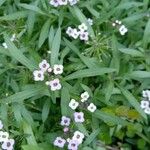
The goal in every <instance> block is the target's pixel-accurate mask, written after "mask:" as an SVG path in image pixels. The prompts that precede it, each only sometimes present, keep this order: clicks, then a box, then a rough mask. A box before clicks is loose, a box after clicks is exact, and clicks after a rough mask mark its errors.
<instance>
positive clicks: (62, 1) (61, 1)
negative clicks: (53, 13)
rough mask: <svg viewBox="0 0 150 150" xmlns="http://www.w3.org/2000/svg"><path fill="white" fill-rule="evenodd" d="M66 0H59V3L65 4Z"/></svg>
mask: <svg viewBox="0 0 150 150" xmlns="http://www.w3.org/2000/svg"><path fill="white" fill-rule="evenodd" d="M67 3H68V0H59V5H67Z"/></svg>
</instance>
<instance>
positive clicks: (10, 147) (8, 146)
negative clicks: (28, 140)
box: [2, 139, 15, 150]
mask: <svg viewBox="0 0 150 150" xmlns="http://www.w3.org/2000/svg"><path fill="white" fill-rule="evenodd" d="M14 143H15V141H14V139H8V140H6V141H5V142H3V144H2V149H5V150H13V146H14Z"/></svg>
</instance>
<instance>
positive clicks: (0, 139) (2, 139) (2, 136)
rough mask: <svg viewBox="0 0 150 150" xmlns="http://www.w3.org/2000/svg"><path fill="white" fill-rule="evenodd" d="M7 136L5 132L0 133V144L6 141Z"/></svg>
mask: <svg viewBox="0 0 150 150" xmlns="http://www.w3.org/2000/svg"><path fill="white" fill-rule="evenodd" d="M8 137H9V134H8V133H7V132H3V131H0V142H5V141H7V140H8Z"/></svg>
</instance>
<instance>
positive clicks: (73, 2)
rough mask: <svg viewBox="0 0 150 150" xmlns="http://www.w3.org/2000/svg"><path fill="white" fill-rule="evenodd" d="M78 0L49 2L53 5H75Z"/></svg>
mask: <svg viewBox="0 0 150 150" xmlns="http://www.w3.org/2000/svg"><path fill="white" fill-rule="evenodd" d="M78 1H79V0H50V2H49V3H50V4H51V5H52V6H54V7H58V6H65V5H68V4H69V5H71V6H73V5H75V4H77V2H78Z"/></svg>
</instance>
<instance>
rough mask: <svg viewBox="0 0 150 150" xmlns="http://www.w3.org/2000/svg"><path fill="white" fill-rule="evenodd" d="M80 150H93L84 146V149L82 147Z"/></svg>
mask: <svg viewBox="0 0 150 150" xmlns="http://www.w3.org/2000/svg"><path fill="white" fill-rule="evenodd" d="M81 150H93V149H92V148H90V147H87V146H86V147H83V148H82V149H81Z"/></svg>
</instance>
